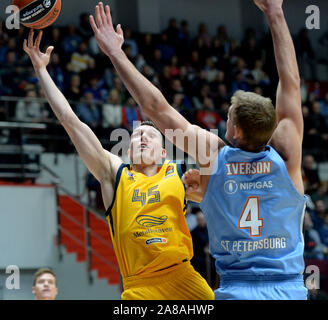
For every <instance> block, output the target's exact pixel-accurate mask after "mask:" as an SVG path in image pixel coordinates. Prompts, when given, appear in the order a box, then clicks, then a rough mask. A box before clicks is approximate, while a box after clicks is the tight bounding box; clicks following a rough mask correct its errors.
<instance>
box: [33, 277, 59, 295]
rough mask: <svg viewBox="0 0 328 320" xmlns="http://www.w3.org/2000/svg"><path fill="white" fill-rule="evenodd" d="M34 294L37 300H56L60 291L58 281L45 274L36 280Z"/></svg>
mask: <svg viewBox="0 0 328 320" xmlns="http://www.w3.org/2000/svg"><path fill="white" fill-rule="evenodd" d="M32 292H33V294H34V296H35V299H36V300H55V298H56V296H57V293H58V289H57V286H56V279H55V277H54V276H53V275H52V274H51V273H44V274H42V275H41V276H39V277H38V278H37V280H36V283H35V286H34V287H33V288H32Z"/></svg>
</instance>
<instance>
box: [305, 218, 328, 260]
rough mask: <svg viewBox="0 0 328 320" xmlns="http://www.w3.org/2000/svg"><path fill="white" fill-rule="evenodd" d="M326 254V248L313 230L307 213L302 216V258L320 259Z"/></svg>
mask: <svg viewBox="0 0 328 320" xmlns="http://www.w3.org/2000/svg"><path fill="white" fill-rule="evenodd" d="M326 254H328V248H327V247H326V246H325V245H324V244H323V243H322V242H321V239H320V235H319V233H318V231H317V230H315V229H314V228H313V223H312V219H311V216H310V214H309V213H308V212H306V213H305V215H304V258H305V259H321V260H323V259H324V257H325V255H326Z"/></svg>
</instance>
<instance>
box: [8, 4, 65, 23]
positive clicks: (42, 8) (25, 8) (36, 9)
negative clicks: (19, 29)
mask: <svg viewBox="0 0 328 320" xmlns="http://www.w3.org/2000/svg"><path fill="white" fill-rule="evenodd" d="M13 5H14V6H17V7H18V8H19V14H20V23H21V24H22V25H24V26H25V27H28V28H33V29H43V28H46V27H48V26H50V25H51V24H52V23H54V22H55V21H56V19H57V18H58V16H59V13H60V10H61V0H13Z"/></svg>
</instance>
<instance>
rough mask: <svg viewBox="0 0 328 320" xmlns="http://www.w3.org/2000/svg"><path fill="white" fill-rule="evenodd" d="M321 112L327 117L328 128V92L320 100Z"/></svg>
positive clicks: (327, 124) (327, 125)
mask: <svg viewBox="0 0 328 320" xmlns="http://www.w3.org/2000/svg"><path fill="white" fill-rule="evenodd" d="M320 113H321V115H322V116H323V117H324V118H325V121H326V127H327V128H328V92H327V93H326V94H325V96H324V98H323V99H321V101H320Z"/></svg>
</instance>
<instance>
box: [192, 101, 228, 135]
mask: <svg viewBox="0 0 328 320" xmlns="http://www.w3.org/2000/svg"><path fill="white" fill-rule="evenodd" d="M196 121H197V123H198V124H199V125H200V126H201V127H202V128H204V129H218V128H219V125H220V123H221V122H222V119H221V118H220V116H219V115H218V114H217V112H216V111H215V110H214V106H213V101H212V100H211V99H210V98H205V99H204V102H203V108H202V109H201V110H199V111H197V113H196Z"/></svg>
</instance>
